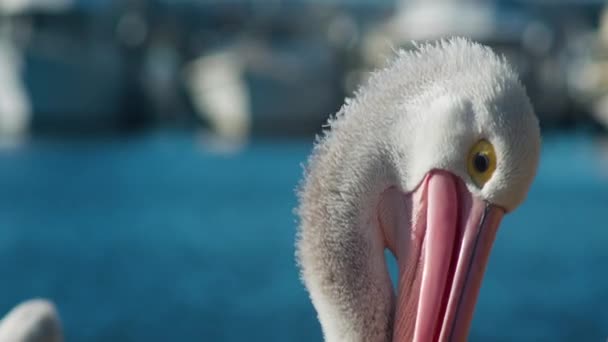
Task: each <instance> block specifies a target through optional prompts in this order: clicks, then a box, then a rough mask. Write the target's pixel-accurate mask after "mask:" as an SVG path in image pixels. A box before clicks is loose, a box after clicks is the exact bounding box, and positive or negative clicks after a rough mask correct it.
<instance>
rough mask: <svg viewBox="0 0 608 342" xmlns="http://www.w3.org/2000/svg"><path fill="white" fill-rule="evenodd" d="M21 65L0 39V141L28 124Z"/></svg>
mask: <svg viewBox="0 0 608 342" xmlns="http://www.w3.org/2000/svg"><path fill="white" fill-rule="evenodd" d="M21 63H22V60H21V56H20V53H19V51H17V49H15V48H14V47H13V46H12V45H11V44H10V43H9V42H7V41H5V40H2V37H0V138H2V140H5V139H6V138H8V139H13V138H19V137H21V136H23V135H24V134H25V133H26V131H27V129H28V126H29V122H30V117H31V106H30V101H29V98H28V95H27V92H26V89H25V87H24V85H23V82H22V81H21V78H20V75H19V73H20V71H21ZM0 341H1V340H0Z"/></svg>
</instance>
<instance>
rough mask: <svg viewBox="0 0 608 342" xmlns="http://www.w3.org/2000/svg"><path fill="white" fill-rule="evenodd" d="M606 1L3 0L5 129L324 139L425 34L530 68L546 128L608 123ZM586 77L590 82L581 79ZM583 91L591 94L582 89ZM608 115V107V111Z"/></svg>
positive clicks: (0, 35)
mask: <svg viewBox="0 0 608 342" xmlns="http://www.w3.org/2000/svg"><path fill="white" fill-rule="evenodd" d="M602 6H603V4H602V3H601V2H599V1H581V2H576V1H559V2H547V1H538V0H537V1H534V0H531V1H515V0H510V1H509V0H504V1H467V0H462V1H446V0H444V1H420V0H409V1H397V0H384V1H350V0H339V1H332V2H324V1H317V0H308V1H296V0H277V1H262V0H256V1H244V0H235V1H204V2H200V1H190V0H182V1H168V0H149V1H145V0H108V1H92V0H4V1H2V2H1V3H0V79H1V80H2V82H1V83H0V84H1V86H0V99H2V101H0V135H1V136H11V135H18V136H21V135H25V134H26V133H25V132H28V131H32V132H34V134H38V133H43V134H44V133H52V134H80V135H83V134H98V133H100V134H107V133H112V134H113V133H116V132H131V131H137V130H141V129H150V128H156V127H173V128H184V129H195V130H199V131H204V132H209V133H210V134H212V135H216V136H219V137H220V138H222V139H226V140H228V141H235V142H242V141H246V140H247V139H248V137H250V136H252V135H264V136H298V135H309V134H311V133H314V132H317V131H319V129H320V127H321V125H322V124H323V123H324V121H325V120H326V118H327V117H328V116H329V115H330V114H332V113H335V112H336V111H337V110H338V109H339V106H340V105H341V104H342V103H343V99H344V97H346V96H350V95H352V94H353V92H354V91H355V90H356V88H357V87H358V86H359V84H361V83H362V82H364V81H365V79H366V77H367V76H368V75H369V72H370V71H371V70H373V69H375V68H378V67H382V65H383V64H384V63H385V62H386V59H387V58H390V57H391V56H392V55H393V54H394V50H396V49H411V48H413V44H412V40H418V41H419V40H434V39H438V38H441V37H447V36H454V35H459V36H466V37H470V38H471V39H474V40H477V41H480V42H482V43H484V44H487V45H490V46H492V47H493V48H495V49H496V50H498V51H500V52H501V53H503V54H504V55H505V56H506V57H507V58H508V59H509V60H510V61H511V62H512V63H513V64H514V65H515V66H516V68H517V69H518V71H519V72H520V74H521V76H522V80H523V82H524V83H525V85H526V87H527V89H528V92H529V93H530V95H531V97H532V102H533V104H534V105H535V108H536V109H537V111H538V114H539V116H540V117H541V121H542V124H543V125H548V126H551V125H559V126H564V125H566V126H568V125H573V124H577V123H580V122H588V121H592V122H601V121H602V120H603V119H602V118H603V116H602V115H599V116H598V114H597V113H598V110H597V108H598V103H599V102H597V101H595V100H593V101H590V100H589V98H590V97H589V95H588V94H589V90H588V89H593V88H594V87H593V86H590V85H589V82H586V83H587V85H586V87H587V90H585V89H583V88H585V78H587V75H588V72H586V71H585V70H587V69H586V68H585V67H583V65H587V66H588V64H587V63H583V62H582V61H583V60H585V59H587V60H589V59H591V57H589V55H590V54H589V53H588V52H587V51H589V50H590V49H591V48H592V47H593V46H595V45H596V43H595V41H597V40H598V38H597V37H599V35H600V32H602V31H601V29H600V28H599V27H600V24H601V20H600V14H599V13H601V11H600V9H601V8H602ZM581 80H583V81H581ZM581 85H582V86H581ZM600 107H602V106H600Z"/></svg>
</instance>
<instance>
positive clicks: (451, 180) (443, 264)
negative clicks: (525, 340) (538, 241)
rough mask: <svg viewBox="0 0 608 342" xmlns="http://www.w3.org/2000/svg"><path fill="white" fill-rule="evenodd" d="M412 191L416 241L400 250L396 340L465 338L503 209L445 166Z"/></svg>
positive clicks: (430, 174) (456, 339)
mask: <svg viewBox="0 0 608 342" xmlns="http://www.w3.org/2000/svg"><path fill="white" fill-rule="evenodd" d="M412 195H413V197H412V198H417V200H414V201H413V202H414V203H413V207H414V210H413V212H414V214H413V219H412V221H413V222H412V227H411V231H410V240H411V242H410V243H409V248H407V252H398V253H397V262H398V264H399V273H400V274H399V284H398V290H397V308H396V314H395V322H394V334H393V336H394V340H395V341H416V342H422V341H464V340H465V339H466V336H467V333H468V330H469V327H470V323H471V319H472V316H473V309H474V306H475V302H476V300H477V294H478V293H479V288H480V285H481V279H482V277H483V273H484V270H485V266H486V264H487V260H488V256H489V253H490V249H491V246H492V242H493V241H494V237H495V235H496V231H497V228H498V224H499V222H500V219H501V217H502V215H503V211H502V209H499V208H496V207H493V206H491V205H489V204H487V203H486V202H484V201H481V200H478V199H476V198H474V197H473V196H472V195H471V194H470V193H469V191H468V190H467V189H466V186H465V185H464V183H463V182H462V181H460V180H459V179H458V178H457V177H455V176H453V175H452V174H450V173H448V172H444V171H432V172H431V173H429V175H427V177H426V178H425V180H424V181H423V183H422V184H421V186H420V187H419V188H418V189H417V190H416V191H415V192H414V193H413V194H412ZM398 240H400V239H398ZM401 241H402V242H404V241H403V240H402V239H401ZM412 242H413V243H412ZM396 249H397V250H399V248H396ZM407 265H410V266H407ZM411 265H416V267H411ZM414 313H415V315H414Z"/></svg>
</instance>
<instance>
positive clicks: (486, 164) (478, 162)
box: [473, 153, 490, 173]
mask: <svg viewBox="0 0 608 342" xmlns="http://www.w3.org/2000/svg"><path fill="white" fill-rule="evenodd" d="M473 163H474V164H475V169H476V170H477V171H478V172H482V173H483V172H486V171H488V168H490V160H489V159H488V156H486V155H485V154H482V153H477V154H476V155H475V159H474V160H473Z"/></svg>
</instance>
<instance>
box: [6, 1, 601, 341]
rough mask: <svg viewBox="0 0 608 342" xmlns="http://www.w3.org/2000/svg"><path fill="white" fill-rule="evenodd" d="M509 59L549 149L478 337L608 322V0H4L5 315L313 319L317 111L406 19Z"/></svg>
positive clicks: (514, 226)
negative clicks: (309, 286)
mask: <svg viewBox="0 0 608 342" xmlns="http://www.w3.org/2000/svg"><path fill="white" fill-rule="evenodd" d="M451 35H459V36H466V37H470V38H472V39H474V40H477V41H479V42H482V43H484V44H487V45H490V46H492V47H494V48H495V49H496V50H497V51H499V52H500V53H502V54H504V55H505V56H506V57H507V58H508V60H510V61H511V63H512V64H513V65H514V66H515V67H516V69H517V70H518V71H519V73H520V75H521V77H522V80H523V81H524V83H525V85H526V87H527V90H528V93H529V95H530V97H531V99H532V102H533V104H534V106H535V108H536V110H537V113H538V115H539V117H540V119H541V124H542V129H543V139H544V142H543V143H544V145H543V152H542V158H541V159H542V160H541V166H540V170H539V174H538V177H537V180H536V181H535V183H534V185H533V187H532V189H531V192H530V194H529V197H528V200H527V201H526V203H525V204H524V205H523V206H522V207H521V208H520V209H519V210H517V211H516V212H514V213H513V214H511V215H509V216H507V218H506V219H505V222H504V224H503V226H502V229H501V231H500V233H499V236H498V240H497V242H496V245H495V248H494V250H493V252H492V257H491V260H490V265H489V268H488V272H487V277H486V279H485V281H484V285H483V288H482V291H481V295H480V298H479V304H478V307H477V310H476V315H475V319H474V323H473V329H472V335H471V339H470V340H471V341H575V340H576V341H605V340H606V338H607V337H608V273H607V271H606V270H607V269H608V268H607V267H608V266H607V265H608V225H607V223H606V222H607V219H606V218H607V216H606V213H607V210H608V136H607V135H606V132H607V130H608V7H605V5H604V1H582V0H581V1H575V0H571V1H565V0H562V1H557V0H554V1H551V0H545V1H543V0H519V1H518V0H497V1H487V2H484V1H447V0H444V1H423V0H419V1H417V0H403V1H399V0H382V1H378V0H331V1H329V0H327V1H322V0H222V1H220V0H216V1H212V0H201V1H195V0H147V1H146V0H0V316H1V315H3V314H4V313H6V312H7V311H8V310H9V309H10V308H11V307H13V306H14V305H16V304H18V303H19V302H21V301H23V300H25V299H28V298H32V297H46V298H49V299H51V300H53V301H54V302H55V303H56V305H57V307H58V310H59V313H60V315H61V317H62V320H63V324H64V329H65V334H66V338H67V340H68V341H240V340H243V339H247V340H250V341H319V340H321V330H320V326H319V324H318V322H317V320H316V314H315V312H314V309H313V307H312V304H311V303H310V301H309V299H308V296H307V293H306V292H305V290H304V288H303V286H302V285H301V283H300V281H299V278H298V271H297V269H296V267H295V264H294V257H293V254H294V235H295V229H296V218H295V216H294V214H293V211H292V210H293V208H294V207H295V206H296V198H295V192H294V189H295V188H296V186H297V183H298V181H299V179H300V177H301V174H302V168H301V164H302V163H303V162H304V161H305V160H306V157H307V155H308V154H309V153H310V151H311V147H312V142H313V140H314V135H315V134H317V133H319V132H320V129H321V126H322V124H323V123H324V121H325V120H326V119H327V117H328V116H329V115H330V114H332V113H334V112H336V111H337V110H338V108H339V107H340V106H341V104H342V103H343V101H344V97H345V96H350V95H352V94H353V91H354V90H355V89H356V88H357V86H358V85H359V84H360V83H361V82H362V81H364V80H365V79H366V77H367V76H368V74H369V71H370V70H373V69H374V68H378V67H381V66H383V65H384V63H385V62H386V60H387V58H390V57H391V56H393V55H394V50H395V49H398V48H403V49H410V48H412V45H411V41H412V40H433V39H436V38H439V37H445V36H451Z"/></svg>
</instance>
